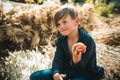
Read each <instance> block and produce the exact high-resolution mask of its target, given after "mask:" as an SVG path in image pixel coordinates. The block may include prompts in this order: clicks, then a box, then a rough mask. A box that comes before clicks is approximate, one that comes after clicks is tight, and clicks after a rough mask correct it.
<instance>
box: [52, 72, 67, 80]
mask: <svg viewBox="0 0 120 80" xmlns="http://www.w3.org/2000/svg"><path fill="white" fill-rule="evenodd" d="M65 77H66V74H59V73H55V74H54V75H53V79H54V80H63V78H65Z"/></svg>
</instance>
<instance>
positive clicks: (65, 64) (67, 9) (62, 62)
mask: <svg viewBox="0 0 120 80" xmlns="http://www.w3.org/2000/svg"><path fill="white" fill-rule="evenodd" d="M54 21H55V24H56V26H57V29H58V31H59V32H60V34H61V36H59V37H58V39H57V43H56V47H57V48H56V52H55V56H54V60H53V64H52V68H51V69H47V70H41V71H37V72H34V73H33V74H32V75H31V77H30V80H99V79H100V78H101V77H102V76H103V75H104V69H103V68H102V67H98V66H97V63H96V46H95V42H94V40H93V39H92V37H91V36H90V35H89V34H87V33H85V32H84V31H82V30H81V29H80V28H79V27H78V25H79V21H80V20H79V18H78V12H77V10H76V9H75V8H74V6H68V5H65V6H62V7H61V8H60V9H58V11H57V12H56V14H55V16H54ZM80 43H83V45H84V48H85V49H86V50H84V51H82V50H81V48H78V47H77V46H79V44H80Z"/></svg>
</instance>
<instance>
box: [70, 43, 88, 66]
mask: <svg viewBox="0 0 120 80" xmlns="http://www.w3.org/2000/svg"><path fill="white" fill-rule="evenodd" d="M85 51H86V46H85V45H84V44H83V43H81V42H79V43H75V44H74V45H73V46H72V60H73V62H74V63H75V64H76V63H78V62H79V61H80V60H81V56H82V54H83V53H84V52H85Z"/></svg>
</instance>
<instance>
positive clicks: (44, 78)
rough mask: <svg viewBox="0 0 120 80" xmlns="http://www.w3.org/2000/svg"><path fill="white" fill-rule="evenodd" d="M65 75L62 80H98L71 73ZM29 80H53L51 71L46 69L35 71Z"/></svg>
mask: <svg viewBox="0 0 120 80" xmlns="http://www.w3.org/2000/svg"><path fill="white" fill-rule="evenodd" d="M65 73H66V74H67V77H66V78H64V80H99V79H88V78H87V77H85V76H80V75H79V76H76V75H75V74H73V73H71V72H65ZM30 80H53V75H52V70H51V69H46V70H40V71H36V72H34V73H32V74H31V76H30Z"/></svg>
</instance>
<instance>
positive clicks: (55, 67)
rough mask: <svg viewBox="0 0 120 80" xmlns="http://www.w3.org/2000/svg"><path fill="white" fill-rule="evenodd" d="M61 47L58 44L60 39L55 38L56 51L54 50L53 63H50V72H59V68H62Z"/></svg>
mask: <svg viewBox="0 0 120 80" xmlns="http://www.w3.org/2000/svg"><path fill="white" fill-rule="evenodd" d="M62 53H63V52H62V49H61V45H60V40H59V39H58V40H57V43H56V52H55V56H54V59H53V63H52V73H53V75H54V74H55V73H60V72H61V69H62V63H63V55H62Z"/></svg>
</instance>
